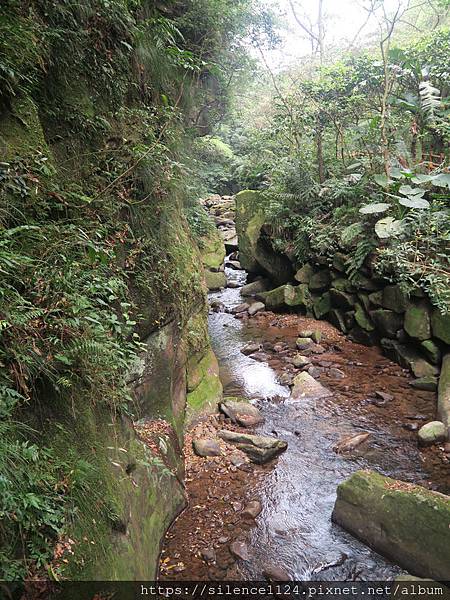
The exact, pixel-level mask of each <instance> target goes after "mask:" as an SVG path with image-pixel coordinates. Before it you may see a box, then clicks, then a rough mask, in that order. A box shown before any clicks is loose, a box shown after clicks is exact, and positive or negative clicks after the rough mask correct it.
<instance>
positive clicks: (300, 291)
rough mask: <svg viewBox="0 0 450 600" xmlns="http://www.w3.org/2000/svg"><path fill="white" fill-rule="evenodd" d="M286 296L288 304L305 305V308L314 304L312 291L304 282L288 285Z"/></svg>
mask: <svg viewBox="0 0 450 600" xmlns="http://www.w3.org/2000/svg"><path fill="white" fill-rule="evenodd" d="M284 297H285V302H286V304H287V306H303V307H305V308H311V306H312V297H311V293H310V291H309V289H308V286H307V285H306V284H304V283H303V284H300V285H297V286H292V285H286V286H285V293H284Z"/></svg>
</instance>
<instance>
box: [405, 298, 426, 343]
mask: <svg viewBox="0 0 450 600" xmlns="http://www.w3.org/2000/svg"><path fill="white" fill-rule="evenodd" d="M404 328H405V331H406V333H407V334H408V335H409V336H410V337H412V338H415V339H417V340H427V339H429V338H430V336H431V320H430V311H429V308H428V306H427V304H425V303H421V304H412V305H411V306H409V308H408V309H407V310H406V312H405V323H404Z"/></svg>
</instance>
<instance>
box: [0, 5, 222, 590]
mask: <svg viewBox="0 0 450 600" xmlns="http://www.w3.org/2000/svg"><path fill="white" fill-rule="evenodd" d="M43 4H45V3H33V2H32V3H30V7H29V11H28V10H27V11H22V8H21V7H20V6H19V5H18V4H17V3H15V2H11V3H10V5H11V6H10V7H9V4H8V11H7V13H6V17H8V19H10V20H9V21H8V19H7V20H6V38H3V39H2V43H4V40H5V39H6V43H8V39H9V38H8V35H9V34H10V32H13V35H12V36H11V40H12V42H11V47H10V48H11V49H10V50H9V51H10V52H11V53H13V52H14V48H19V49H20V44H19V42H20V39H19V38H18V36H19V37H20V35H21V34H22V33H23V34H24V35H25V34H26V35H27V36H28V38H26V39H28V40H29V39H31V40H32V48H31V49H30V54H29V55H28V54H26V55H24V56H22V57H20V56H16V57H15V63H14V68H17V69H18V71H17V73H15V76H14V78H12V79H11V82H10V83H8V86H6V87H5V88H3V89H2V90H1V92H0V200H1V206H0V208H1V213H0V219H1V226H0V236H1V240H0V241H1V243H2V248H6V249H7V252H8V253H10V254H7V255H5V256H6V258H5V263H2V269H3V273H6V276H5V277H4V287H3V288H2V290H1V292H2V310H1V314H0V317H1V323H2V337H1V339H0V343H1V345H0V363H1V372H0V386H1V390H2V393H3V392H4V391H5V394H6V395H5V398H12V399H13V401H10V402H9V404H8V405H7V404H6V401H5V403H4V400H3V397H2V411H3V412H2V415H3V414H4V409H5V406H7V408H8V419H10V422H11V423H16V422H21V423H23V424H24V425H28V426H31V427H32V432H30V431H29V430H27V432H28V433H26V434H25V437H26V438H27V439H28V441H27V444H28V443H32V444H34V445H36V447H37V448H40V449H42V451H43V452H44V453H45V454H44V456H45V458H44V459H43V461H42V466H41V468H42V470H43V471H44V472H45V470H46V468H47V467H46V464H47V462H48V463H49V464H50V463H51V464H55V465H57V469H56V470H57V474H58V476H57V481H56V484H57V486H59V487H57V489H58V490H59V489H60V488H61V489H63V490H64V491H63V493H57V492H54V491H53V489H54V486H53V488H52V487H49V488H48V489H47V490H44V492H42V490H41V487H40V486H41V484H40V483H39V481H38V482H37V483H36V484H33V485H34V487H33V489H32V490H31V489H30V490H28V489H26V488H25V489H23V490H19V492H18V493H20V494H22V493H24V494H26V493H28V492H32V493H33V494H36V495H37V497H38V498H39V499H40V496H39V494H40V493H41V492H42V493H43V494H44V493H45V494H47V492H48V491H49V490H50V491H51V493H52V494H53V496H54V497H53V496H52V498H53V499H52V502H54V503H55V506H57V507H58V508H59V507H60V506H61V505H62V506H63V507H64V511H63V514H62V516H61V515H60V516H59V517H58V523H57V526H56V525H55V529H54V531H49V529H48V528H46V527H41V528H40V525H39V519H38V518H37V517H39V509H37V511H36V515H37V517H36V522H33V524H32V525H30V526H29V529H28V530H27V531H26V532H25V538H24V539H25V540H27V539H28V537H27V536H29V539H30V540H31V539H35V537H34V538H33V536H35V534H36V530H39V535H42V540H43V543H42V545H40V546H39V548H38V550H37V545H35V546H32V545H30V546H29V548H30V549H28V547H27V549H26V550H25V555H26V557H27V560H24V556H23V554H24V552H23V544H22V543H21V542H20V539H19V538H18V537H17V536H16V535H15V529H14V528H15V526H16V525H15V524H14V522H11V521H9V522H8V527H9V529H8V530H7V531H8V535H6V534H4V533H2V538H1V539H0V541H1V543H2V546H3V549H4V548H7V549H8V552H7V553H6V554H8V556H6V554H5V555H4V554H2V555H1V556H0V567H1V568H0V570H1V571H2V573H1V575H0V577H1V578H3V577H5V578H7V579H8V578H16V577H17V578H21V577H22V576H24V575H25V574H26V573H27V571H28V569H29V568H32V569H33V570H35V569H37V570H38V572H39V573H42V572H43V571H44V572H45V571H47V572H53V573H54V574H55V575H56V576H58V577H63V578H64V577H71V578H74V579H106V580H108V579H125V580H130V579H131V580H132V579H146V580H151V579H153V578H154V577H155V574H156V570H157V559H158V554H159V545H160V541H161V538H162V536H163V534H164V532H165V530H166V529H167V527H168V526H169V524H170V523H171V521H172V519H173V518H174V517H175V515H176V514H177V513H178V512H179V511H180V510H181V508H182V507H183V505H184V501H185V500H184V492H183V468H184V466H183V457H182V452H181V448H182V444H183V431H184V428H185V426H186V423H187V421H188V419H191V418H192V417H193V416H194V414H195V412H196V411H198V410H199V409H202V408H203V405H204V404H206V403H207V402H211V401H215V400H217V399H218V398H219V397H220V394H221V384H220V380H219V377H218V366H217V361H216V359H215V357H214V355H213V353H212V350H211V348H210V344H209V338H208V332H207V321H206V319H207V304H206V286H205V283H204V280H203V274H202V272H201V271H200V270H199V269H198V264H199V263H200V261H201V259H200V255H199V252H198V248H197V247H196V244H195V243H194V241H193V239H192V236H191V233H190V231H189V228H188V226H187V223H186V220H185V217H184V211H183V194H184V188H183V184H182V183H181V179H180V177H179V174H178V173H177V172H176V171H175V169H176V168H177V167H176V166H175V165H176V160H173V159H174V158H177V156H178V153H179V152H180V151H181V150H182V147H183V141H182V140H183V138H184V135H185V128H184V125H183V118H182V117H183V113H182V107H181V105H182V104H183V102H184V99H181V101H180V106H178V107H174V106H170V107H168V106H167V104H168V103H170V102H171V101H172V97H171V96H170V94H171V93H173V94H174V96H175V97H179V94H180V92H179V89H180V88H181V89H184V90H185V91H186V94H189V85H188V81H187V78H186V76H185V75H184V74H183V73H177V72H176V69H172V71H171V73H172V77H173V79H172V81H171V82H169V84H168V86H169V88H170V89H166V90H165V92H166V93H167V96H165V101H164V102H161V96H160V94H161V93H162V91H163V90H161V88H160V87H159V84H158V83H157V82H156V83H155V82H154V81H153V80H152V74H153V71H152V68H151V67H152V65H150V66H149V65H147V64H144V63H140V62H139V60H140V54H139V52H138V48H136V47H135V38H134V37H133V35H134V34H132V32H133V31H134V32H135V33H136V31H137V28H138V25H139V23H137V18H138V16H139V18H144V17H145V18H149V22H151V19H155V22H156V23H159V21H158V19H159V17H160V15H159V13H158V11H157V9H156V8H154V7H153V8H152V6H153V4H152V3H145V2H143V3H142V4H143V6H142V7H141V8H142V10H141V9H140V8H136V11H135V13H133V14H132V13H131V9H130V12H127V9H126V8H125V4H123V3H121V1H120V0H114V1H113V2H110V3H103V2H97V0H89V2H87V3H86V6H85V7H84V8H83V9H82V10H81V9H80V10H78V8H76V7H66V6H65V5H63V4H61V5H59V4H55V3H51V5H50V4H49V6H48V7H47V8H48V10H47V9H46V10H44V9H43ZM134 4H136V7H138V3H134ZM144 5H145V6H144ZM33 11H34V12H33ZM164 14H165V16H164V18H165V19H167V13H164ZM30 15H31V16H30ZM150 17H151V18H150ZM139 27H140V25H139ZM133 28H134V29H133ZM31 30H32V31H31ZM66 30H67V31H66ZM139 33H140V34H142V33H143V32H142V31H141V29H139ZM144 33H145V32H144ZM29 34H30V35H31V34H33V35H32V36H31V38H30V35H29ZM149 35H150V34H149ZM33 36H34V37H33ZM91 37H92V39H91ZM18 39H19V42H18V41H17V40H18ZM139 39H141V40H142V35H141V36H140V38H139ZM11 40H10V41H11ZM24 40H25V38H24ZM24 40H22V41H23V43H24V44H25V43H27V42H26V40H25V41H24ZM33 40H34V41H33ZM20 43H22V42H20ZM146 43H149V44H150V45H151V44H152V40H151V39H150V40H147V42H146ZM17 44H19V45H17ZM41 51H42V54H40V53H41ZM27 61H28V62H27ZM21 69H22V70H21ZM69 74H70V75H69ZM177 78H178V79H177ZM16 84H17V85H16ZM177 111H178V112H177ZM2 260H3V258H2ZM4 269H6V271H5V270H4ZM141 342H142V343H141ZM3 403H4V404H3ZM13 404H14V406H13ZM5 410H6V409H5ZM16 437H17V436H16ZM16 437H15V434H11V444H13V443H15V439H16ZM19 438H20V439H23V437H20V436H19ZM30 465H31V463H30ZM30 468H34V467H33V466H32V465H31V466H30ZM37 479H38V478H37ZM12 485H13V484H12ZM27 485H28V484H27ZM52 506H53V505H52ZM33 514H34V513H33ZM58 514H60V513H58ZM2 525H3V523H2ZM19 525H20V523H19ZM39 528H40V529H39ZM55 531H56V533H55ZM22 533H23V531H22ZM3 536H4V537H3ZM16 540H19V541H16ZM19 542H20V543H19ZM30 543H31V542H30ZM58 544H59V545H58ZM54 548H57V549H58V548H59V549H61V548H63V551H62V552H59V550H58V552H57V555H58V556H56V557H53V558H52V556H53V550H54ZM37 551H38V554H39V555H38V557H36V555H35V553H36V552H37Z"/></svg>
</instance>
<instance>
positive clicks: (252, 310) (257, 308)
mask: <svg viewBox="0 0 450 600" xmlns="http://www.w3.org/2000/svg"><path fill="white" fill-rule="evenodd" d="M265 308H266V306H265V304H264V303H263V302H254V303H253V304H252V305H251V306H250V307H249V309H248V314H249V315H250V316H251V317H253V315H256V313H258V312H261V311H262V310H264V309H265Z"/></svg>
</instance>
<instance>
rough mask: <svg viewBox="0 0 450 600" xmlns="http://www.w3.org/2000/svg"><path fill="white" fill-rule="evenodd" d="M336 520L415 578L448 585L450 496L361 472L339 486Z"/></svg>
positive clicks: (449, 572)
mask: <svg viewBox="0 0 450 600" xmlns="http://www.w3.org/2000/svg"><path fill="white" fill-rule="evenodd" d="M332 520H333V521H334V522H335V523H338V524H339V525H341V526H342V527H344V529H346V530H347V531H349V532H350V533H351V534H353V535H354V536H356V537H357V538H359V539H360V540H362V541H363V542H364V543H366V544H367V545H369V546H370V547H371V548H373V549H374V550H376V551H377V552H379V553H380V554H383V555H385V556H387V557H388V558H389V559H391V560H392V561H393V562H395V563H397V564H399V565H400V566H401V567H403V568H404V569H407V570H408V571H410V572H411V573H413V574H415V575H418V576H420V577H429V578H432V579H436V580H440V581H448V579H449V574H450V528H449V523H450V497H449V496H445V495H444V494H439V493H438V492H432V491H430V490H427V489H425V488H423V487H420V486H418V485H413V484H410V483H405V482H402V481H398V480H395V479H391V478H389V477H384V476H383V475H380V474H378V473H374V472H373V471H367V470H366V471H357V472H356V473H354V474H353V475H352V476H351V477H350V478H349V479H348V480H347V481H345V482H344V483H341V484H340V485H339V486H338V490H337V499H336V503H335V505H334V510H333V515H332Z"/></svg>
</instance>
